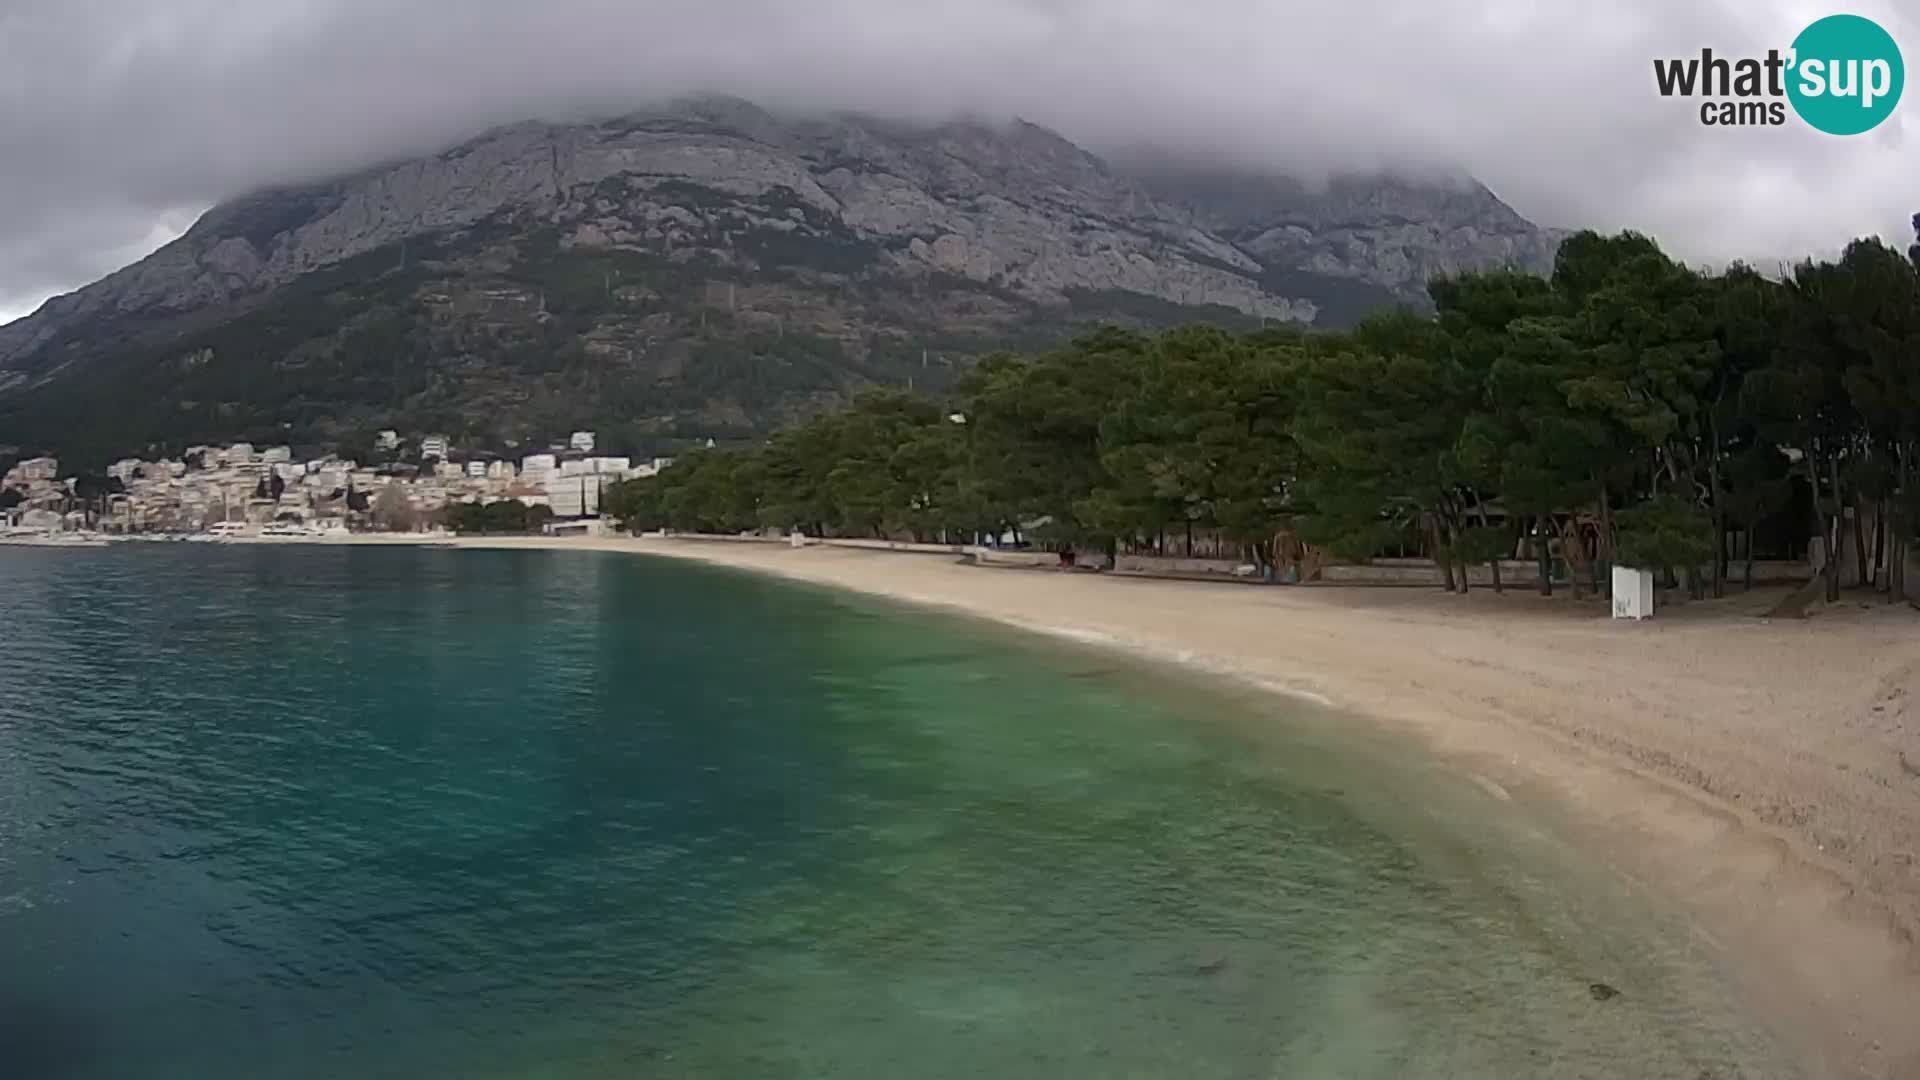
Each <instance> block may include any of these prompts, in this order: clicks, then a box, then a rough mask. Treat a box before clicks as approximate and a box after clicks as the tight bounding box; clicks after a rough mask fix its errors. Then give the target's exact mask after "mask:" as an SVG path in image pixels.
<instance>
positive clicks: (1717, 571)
mask: <svg viewBox="0 0 1920 1080" xmlns="http://www.w3.org/2000/svg"><path fill="white" fill-rule="evenodd" d="M1716 404H1717V403H1716ZM1707 423H1708V427H1709V430H1710V431H1711V433H1712V438H1713V443H1712V445H1710V446H1709V447H1708V448H1707V453H1708V457H1707V485H1708V486H1707V499H1708V501H1709V503H1710V504H1711V508H1712V511H1713V598H1714V599H1715V600H1718V599H1720V598H1721V597H1723V596H1726V595H1727V514H1726V511H1725V510H1724V509H1723V508H1722V507H1721V505H1720V417H1719V413H1718V412H1717V411H1713V410H1709V411H1708V413H1707Z"/></svg>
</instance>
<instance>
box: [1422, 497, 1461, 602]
mask: <svg viewBox="0 0 1920 1080" xmlns="http://www.w3.org/2000/svg"><path fill="white" fill-rule="evenodd" d="M1441 535H1442V534H1441V532H1440V521H1439V518H1438V517H1437V516H1435V515H1433V514H1428V515H1427V543H1428V544H1430V545H1432V547H1433V561H1434V564H1435V565H1436V566H1438V567H1440V582H1441V585H1442V587H1444V588H1445V589H1446V590H1447V591H1448V592H1455V591H1457V590H1456V588H1455V586H1454V582H1453V556H1452V554H1450V553H1449V552H1448V551H1447V550H1446V545H1445V544H1443V543H1441Z"/></svg>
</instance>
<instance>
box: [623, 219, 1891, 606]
mask: <svg viewBox="0 0 1920 1080" xmlns="http://www.w3.org/2000/svg"><path fill="white" fill-rule="evenodd" d="M1914 255H1916V256H1920V246H1916V250H1915V252H1914ZM1431 294H1432V298H1433V301H1434V308H1435V312H1436V313H1435V315H1434V316H1432V317H1428V316H1424V315H1420V314H1417V313H1414V312H1411V311H1406V310H1398V311H1384V312H1380V313H1376V314H1375V315H1374V316H1372V317H1371V318H1368V319H1366V320H1364V321H1362V322H1361V323H1360V324H1358V325H1357V326H1355V327H1354V328H1352V329H1350V330H1344V331H1306V330H1283V331H1261V332H1257V333H1248V334H1239V333H1231V332H1228V331H1225V330H1221V329H1216V328H1211V327H1198V326H1196V327H1188V328H1183V329H1177V330H1173V331H1169V332H1166V333H1162V334H1159V335H1157V336H1145V335H1141V334H1137V333H1131V332H1126V331H1121V330H1103V331H1099V332H1097V333H1094V334H1091V335H1089V336H1087V337H1083V338H1081V339H1079V340H1077V341H1074V342H1073V343H1071V344H1070V345H1068V346H1065V347H1062V348H1057V349H1052V350H1049V351H1045V352H1039V353H1034V354H1029V355H1014V354H1001V355H996V356H992V357H989V358H987V359H985V360H983V361H982V362H981V363H980V364H979V365H977V366H976V367H975V368H974V369H973V370H972V371H970V372H969V373H967V374H966V375H965V376H964V377H963V378H962V379H960V380H959V381H958V382H957V383H956V384H955V385H954V386H953V388H952V389H951V390H950V392H949V393H948V395H947V397H946V398H945V400H943V401H938V402H936V401H933V400H928V399H923V398H918V397H914V396H912V395H910V394H906V393H902V392H898V391H880V392H873V393H869V394H867V395H866V396H863V397H860V398H859V399H857V400H855V401H854V402H853V403H852V404H851V405H849V406H847V407H846V408H843V409H840V410H838V411H835V412H831V413H827V414H824V415H821V416H818V417H815V418H814V419H812V420H809V421H807V422H805V423H802V424H799V425H797V426H795V427H792V428H790V429H788V430H786V431H783V432H782V433H780V434H779V435H777V436H775V437H774V438H772V439H771V440H769V441H768V442H766V443H765V444H763V445H759V446H750V447H740V448H728V449H718V450H706V451H701V452H697V453H694V454H690V455H688V456H686V457H685V458H683V459H681V461H680V462H679V463H677V464H675V465H674V466H672V467H671V468H669V469H667V470H665V471H663V472H662V473H661V474H660V475H658V476H657V477H652V478H648V479H644V480H636V481H631V482H628V483H626V484H622V485H619V486H618V487H617V488H616V490H614V491H613V492H611V493H610V496H609V506H610V508H611V510H612V512H613V513H614V514H615V515H616V516H618V517H620V518H621V519H623V520H624V521H625V522H626V523H627V524H628V525H629V526H630V527H633V528H674V529H684V530H703V531H722V532H733V531H742V530H753V529H761V528H778V529H789V528H800V529H802V530H805V531H807V532H811V533H815V534H826V535H857V536H911V537H914V538H919V539H933V538H940V537H944V538H948V539H957V538H968V539H971V538H975V537H979V536H1002V535H1007V534H1009V533H1011V534H1013V535H1015V536H1017V537H1019V538H1021V539H1023V540H1024V539H1033V540H1039V541H1043V542H1051V543H1055V544H1060V545H1073V546H1077V547H1083V548H1093V549H1104V550H1105V551H1107V552H1108V553H1109V554H1111V553H1114V552H1116V551H1118V550H1121V549H1146V548H1152V547H1154V546H1155V545H1156V543H1157V542H1158V541H1159V540H1160V539H1162V538H1164V537H1166V536H1167V535H1169V534H1170V533H1180V532H1185V533H1187V534H1188V535H1191V534H1192V533H1193V531H1194V530H1204V531H1206V532H1208V533H1209V534H1210V535H1212V536H1215V537H1219V538H1222V539H1224V540H1225V541H1226V542H1229V543H1231V544H1233V545H1236V546H1237V548H1238V550H1239V551H1241V552H1242V553H1243V554H1244V556H1245V557H1246V558H1248V559H1250V560H1251V561H1254V562H1256V563H1258V564H1260V565H1262V566H1266V567H1271V566H1273V564H1274V563H1275V562H1276V561H1277V560H1279V559H1280V558H1281V555H1280V549H1281V544H1280V541H1281V540H1282V539H1283V538H1285V537H1288V536H1298V537H1303V538H1305V539H1307V540H1310V541H1312V542H1316V543H1318V544H1321V545H1323V546H1325V547H1327V548H1329V549H1332V550H1333V551H1335V552H1337V553H1344V554H1347V555H1350V556H1355V557H1367V556H1370V555H1375V554H1379V553H1381V552H1383V551H1386V550H1389V549H1395V550H1404V549H1407V548H1413V549H1417V550H1420V551H1423V552H1425V553H1426V554H1428V555H1430V556H1432V557H1434V558H1436V559H1438V560H1439V561H1440V562H1441V563H1442V565H1443V566H1445V567H1446V568H1447V571H1448V573H1447V575H1446V580H1447V581H1448V583H1449V586H1450V587H1456V586H1457V587H1459V588H1463V589H1464V588H1465V587H1466V583H1467V576H1466V574H1465V570H1466V564H1467V563H1471V562H1481V561H1491V562H1493V563H1494V564H1495V575H1496V576H1495V581H1496V583H1497V582H1498V581H1499V578H1498V576H1497V574H1498V563H1499V560H1500V559H1501V558H1503V557H1513V556H1514V555H1515V554H1516V552H1517V551H1518V550H1520V549H1521V548H1522V547H1525V546H1531V547H1532V549H1533V550H1534V552H1535V553H1537V554H1538V556H1539V558H1540V560H1541V566H1542V568H1543V570H1544V569H1545V568H1546V565H1547V561H1548V553H1549V551H1552V552H1554V553H1555V554H1556V555H1557V556H1558V557H1560V558H1563V559H1564V560H1565V561H1566V563H1567V565H1568V566H1569V567H1572V568H1577V569H1579V570H1582V571H1584V573H1581V574H1577V575H1574V581H1575V583H1576V587H1578V586H1579V585H1583V584H1585V585H1591V586H1592V587H1594V588H1596V589H1597V588H1602V587H1604V586H1603V582H1604V581H1605V574H1604V568H1605V566H1606V564H1608V563H1609V562H1611V561H1614V560H1616V559H1619V560H1623V561H1626V562H1629V563H1632V564H1635V565H1645V566H1648V567H1651V568H1655V569H1661V570H1663V571H1667V572H1668V573H1671V572H1672V571H1673V570H1674V569H1675V568H1677V569H1679V570H1682V571H1684V572H1686V573H1687V574H1688V577H1689V583H1690V586H1691V587H1692V588H1694V589H1695V590H1696V591H1697V592H1703V591H1704V590H1705V589H1706V588H1707V587H1709V585H1710V586H1711V587H1712V588H1713V589H1715V590H1716V591H1717V590H1719V589H1721V588H1722V587H1723V585H1724V582H1725V580H1726V578H1727V576H1728V573H1727V571H1728V562H1729V556H1730V554H1731V553H1732V552H1733V551H1734V550H1735V548H1736V546H1737V545H1735V544H1733V543H1730V540H1729V538H1730V536H1732V535H1734V534H1737V533H1742V532H1745V533H1749V534H1750V533H1751V530H1753V529H1754V528H1755V527H1756V525H1757V524H1758V523H1759V522H1761V521H1762V520H1766V519H1773V518H1777V517H1779V516H1780V515H1782V514H1784V513H1787V512H1788V511H1789V508H1790V507H1792V506H1794V505H1796V503H1795V492H1796V491H1797V490H1798V491H1803V492H1805V493H1806V496H1807V498H1808V502H1804V503H1801V504H1799V505H1809V504H1810V505H1811V507H1812V509H1811V511H1810V512H1809V514H1808V520H1806V521H1805V523H1804V526H1803V527H1802V531H1801V532H1800V533H1799V535H1800V537H1801V538H1803V539H1808V538H1817V539H1818V540H1819V542H1820V543H1821V545H1822V546H1823V547H1824V550H1825V551H1827V552H1837V551H1842V550H1845V548H1846V547H1847V541H1848V539H1849V538H1848V537H1845V536H1843V535H1842V533H1843V529H1844V528H1845V523H1847V522H1851V523H1852V527H1853V530H1854V534H1855V535H1853V536H1852V537H1851V538H1850V539H1851V547H1852V549H1853V550H1854V551H1855V552H1857V553H1858V558H1859V560H1860V565H1861V573H1860V575H1859V577H1860V579H1861V580H1863V581H1866V580H1874V582H1875V584H1877V585H1880V586H1881V587H1884V588H1890V589H1891V588H1898V587H1903V583H1901V582H1899V581H1898V580H1897V578H1898V574H1899V570H1898V568H1899V567H1900V565H1901V564H1902V562H1903V551H1904V549H1905V546H1906V545H1907V544H1908V543H1909V542H1910V541H1911V540H1912V539H1913V538H1914V532H1915V523H1916V521H1920V484H1917V483H1916V477H1915V475H1914V469H1915V463H1916V460H1920V274H1917V273H1916V269H1915V261H1914V258H1913V257H1910V256H1909V255H1904V254H1902V253H1900V252H1898V251H1897V250H1895V249H1894V248H1892V247H1889V246H1887V245H1885V244H1883V243H1881V242H1879V241H1877V240H1861V241H1856V242H1855V243H1854V244H1852V245H1851V246H1849V247H1848V248H1847V249H1846V251H1845V253H1844V254H1843V255H1842V256H1841V257H1840V258H1839V259H1838V260H1835V261H1815V260H1809V261H1806V262H1803V263H1801V264H1800V265H1798V266H1796V267H1794V268H1793V270H1792V272H1791V273H1790V274H1788V275H1787V276H1786V277H1785V278H1784V279H1783V280H1771V279H1769V278H1767V277H1764V276H1762V275H1760V274H1758V273H1756V272H1754V271H1753V270H1752V269H1750V268H1748V267H1744V266H1739V265H1736V266H1733V267H1731V268H1728V269H1727V270H1725V271H1724V272H1718V273H1707V272H1702V271H1699V270H1695V269H1691V268H1688V267H1686V266H1685V265H1683V264H1681V263H1679V262H1677V261H1675V260H1673V259H1671V258H1669V257H1668V256H1667V255H1666V254H1664V253H1663V252H1662V251H1661V250H1660V248H1659V246H1658V245H1657V244H1655V243H1654V242H1653V241H1652V240H1651V239H1649V238H1648V237H1646V236H1643V235H1640V234H1638V233H1632V232H1626V233H1620V234H1618V235H1614V236H1603V235H1600V234H1597V233H1592V232H1587V233H1580V234H1577V235H1575V236H1572V237H1570V238H1568V240H1567V241H1566V242H1565V244H1564V245H1563V246H1562V248H1561V250H1560V254H1559V259H1558V262H1557V264H1556V266H1555V269H1554V272H1553V274H1552V276H1551V278H1550V279H1540V278H1534V277H1531V276H1527V275H1524V274H1519V273H1514V272H1509V271H1492V272H1483V273H1471V274H1464V275H1460V276H1456V277H1452V278H1447V279H1443V280H1439V281H1436V282H1435V283H1434V284H1433V286H1432V288H1431ZM1867 522H1871V523H1873V525H1872V529H1873V535H1872V536H1871V537H1869V536H1868V535H1866V533H1865V531H1864V530H1865V528H1866V525H1865V524H1864V523H1867ZM1870 553H1871V555H1872V557H1871V558H1870ZM1751 555H1752V545H1751V541H1750V539H1749V543H1748V557H1749V559H1751ZM1838 564H1839V560H1838V559H1833V558H1829V559H1827V560H1826V563H1825V566H1826V572H1827V575H1828V583H1827V588H1828V589H1829V591H1830V592H1832V591H1836V590H1837V589H1838V583H1839V577H1838ZM1883 565H1884V566H1885V567H1887V568H1888V570H1887V572H1886V573H1885V574H1881V573H1880V571H1879V568H1880V567H1881V566H1883ZM1456 571H1457V573H1456ZM1876 575H1877V579H1876ZM1583 578H1584V579H1585V580H1584V581H1583V580H1582V579H1583ZM1540 579H1541V584H1542V587H1543V588H1544V587H1547V583H1548V582H1549V581H1550V575H1548V574H1545V573H1543V574H1541V575H1540Z"/></svg>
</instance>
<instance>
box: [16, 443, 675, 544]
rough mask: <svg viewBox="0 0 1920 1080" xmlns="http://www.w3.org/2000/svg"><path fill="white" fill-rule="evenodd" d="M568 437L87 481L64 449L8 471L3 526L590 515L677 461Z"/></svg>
mask: <svg viewBox="0 0 1920 1080" xmlns="http://www.w3.org/2000/svg"><path fill="white" fill-rule="evenodd" d="M583 437H584V438H583ZM400 445H401V440H400V438H399V435H398V434H397V433H395V432H391V431H386V432H381V433H380V436H379V439H378V440H377V441H376V446H377V447H379V448H383V449H387V450H393V449H397V448H398V447H399V446H400ZM569 445H571V446H572V447H575V449H569V450H566V451H562V452H557V453H536V454H528V455H526V456H525V457H523V458H521V460H520V461H519V462H517V463H516V462H513V461H509V460H505V459H497V458H487V457H471V458H468V459H467V460H464V461H460V460H449V458H448V455H452V454H454V453H455V452H456V451H455V450H454V448H453V447H451V446H450V445H449V443H448V440H447V439H446V437H445V436H439V435H429V436H426V437H425V438H423V439H421V440H420V449H421V459H422V464H421V465H417V466H416V465H381V466H374V465H367V464H363V463H360V462H357V461H353V460H349V459H344V458H341V457H338V456H336V455H333V454H316V455H313V456H308V455H299V454H296V453H295V451H294V448H292V447H288V446H271V447H261V448H256V447H254V446H253V445H252V444H250V443H233V444H232V445H229V446H224V447H218V446H195V447H191V448H189V449H188V450H187V452H186V453H185V454H184V455H182V456H181V458H179V459H177V460H176V459H159V460H143V459H140V458H125V459H122V460H120V461H116V462H114V463H113V464H112V465H111V466H110V467H108V469H107V476H108V477H109V478H110V480H111V481H113V483H110V484H109V485H107V486H106V488H105V489H98V487H97V481H96V484H95V485H94V486H88V485H85V484H83V483H82V482H80V481H79V480H78V479H77V478H72V477H69V478H66V479H62V478H61V477H60V467H59V461H58V460H57V459H55V458H51V457H43V458H33V459H30V460H26V461H21V462H20V463H18V464H16V465H15V466H14V467H13V468H11V469H9V470H8V471H7V473H6V474H5V476H4V477H0V525H6V526H10V527H14V528H30V529H80V528H88V527H99V528H104V529H108V530H111V531H120V532H195V531H200V530H203V529H207V528H210V527H212V526H214V525H215V524H217V523H221V522H229V523H231V522H240V523H246V524H252V525H268V524H274V523H289V524H298V525H302V526H306V527H309V528H318V529H322V530H338V529H348V528H364V527H371V528H416V527H424V526H426V525H429V524H431V523H432V522H434V521H436V520H437V519H438V518H439V516H440V515H441V514H442V512H443V511H444V510H445V508H446V507H447V505H448V504H449V503H458V502H467V503H482V504H485V503H492V502H496V501H498V500H501V499H518V500H519V501H521V502H522V503H525V504H526V505H528V506H546V507H549V508H550V509H551V510H552V511H553V513H554V516H555V517H558V518H578V517H590V516H594V515H597V514H598V513H599V509H600V498H601V495H602V493H603V492H604V491H605V490H606V488H607V487H608V486H609V485H611V484H613V483H615V482H617V481H620V480H627V479H632V478H636V477H645V476H652V475H654V474H656V473H658V472H659V471H660V470H661V469H662V468H665V467H666V466H667V465H668V464H671V459H667V458H654V459H652V460H650V461H644V462H638V463H636V462H634V461H633V460H632V459H630V458H627V457H616V456H609V455H599V456H596V455H593V454H592V453H591V447H592V445H593V434H592V433H591V432H575V433H574V434H573V436H572V438H571V439H570V440H569ZM580 447H584V448H585V449H580ZM430 450H438V451H439V453H432V452H430Z"/></svg>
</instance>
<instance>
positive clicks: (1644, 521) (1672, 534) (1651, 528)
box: [1619, 495, 1713, 569]
mask: <svg viewBox="0 0 1920 1080" xmlns="http://www.w3.org/2000/svg"><path fill="white" fill-rule="evenodd" d="M1619 552H1620V556H1619V561H1620V562H1621V563H1623V564H1625V565H1627V566H1637V567H1641V568H1643V569H1662V568H1666V567H1676V566H1685V567H1694V566H1699V565H1701V564H1703V563H1705V562H1706V561H1707V560H1708V559H1710V558H1712V556H1713V521H1712V519H1711V518H1709V517H1708V516H1707V514H1706V512H1705V511H1704V510H1702V509H1700V508H1699V507H1698V506H1696V505H1694V504H1693V503H1691V502H1689V501H1687V500H1685V499H1682V498H1680V497H1678V496H1675V495H1655V496H1654V497H1652V498H1651V499H1648V500H1647V501H1646V502H1643V503H1641V504H1639V505H1638V506H1634V507H1632V508H1629V509H1626V510H1622V511H1620V543H1619Z"/></svg>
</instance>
